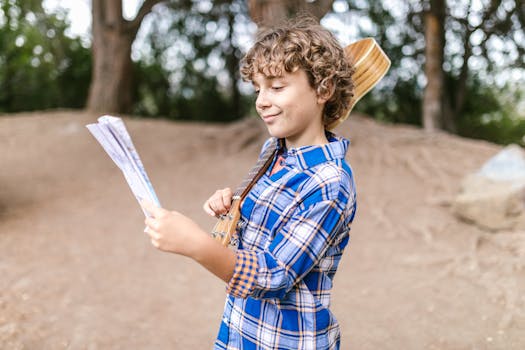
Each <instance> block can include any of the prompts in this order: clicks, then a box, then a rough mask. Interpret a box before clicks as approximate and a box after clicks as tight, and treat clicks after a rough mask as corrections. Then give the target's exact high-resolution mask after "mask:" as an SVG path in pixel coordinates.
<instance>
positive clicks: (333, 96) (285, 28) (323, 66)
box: [240, 18, 354, 127]
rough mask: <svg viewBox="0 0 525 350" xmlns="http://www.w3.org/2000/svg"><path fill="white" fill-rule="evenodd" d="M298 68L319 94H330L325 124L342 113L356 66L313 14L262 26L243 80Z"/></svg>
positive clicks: (244, 61)
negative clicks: (311, 16) (310, 16)
mask: <svg viewBox="0 0 525 350" xmlns="http://www.w3.org/2000/svg"><path fill="white" fill-rule="evenodd" d="M298 68H299V69H302V70H304V71H305V72H306V75H307V77H308V81H309V83H310V86H311V87H312V88H313V89H314V90H315V91H316V92H317V95H318V96H330V97H329V99H328V100H327V102H326V104H325V107H324V110H323V124H324V125H325V127H326V126H327V125H330V124H332V123H333V122H334V121H335V120H337V119H339V118H340V117H342V114H343V113H344V112H345V111H346V110H347V109H348V105H349V102H350V100H351V98H352V97H353V96H354V83H353V81H352V74H353V72H354V68H353V66H352V65H351V64H350V63H349V61H348V59H347V58H346V56H345V53H344V50H343V48H342V47H341V45H340V44H339V43H338V42H337V40H336V38H335V37H334V35H333V34H332V33H331V32H330V31H328V30H327V29H325V28H323V27H322V26H321V25H319V24H318V23H317V22H316V21H315V20H314V19H312V18H300V19H296V20H292V21H289V22H286V23H284V24H282V25H279V26H277V27H272V28H266V29H262V30H261V31H260V32H258V34H257V37H256V41H255V44H254V45H253V46H252V48H251V49H250V50H249V51H248V52H247V53H246V55H245V56H244V58H243V59H242V60H241V68H240V71H241V76H242V78H243V80H244V81H253V76H254V75H255V74H257V73H261V74H263V75H265V76H274V77H278V76H281V75H283V70H284V71H286V72H288V73H292V72H294V71H295V70H297V69H298Z"/></svg>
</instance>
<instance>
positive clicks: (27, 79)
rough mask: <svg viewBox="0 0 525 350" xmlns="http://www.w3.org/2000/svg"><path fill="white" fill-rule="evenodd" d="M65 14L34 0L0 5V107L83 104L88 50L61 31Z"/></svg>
mask: <svg viewBox="0 0 525 350" xmlns="http://www.w3.org/2000/svg"><path fill="white" fill-rule="evenodd" d="M64 17H65V14H63V13H59V14H47V13H45V11H44V10H43V8H42V5H41V2H39V1H19V0H9V1H4V2H2V4H1V6H0V63H1V64H0V112H16V111H27V110H37V109H46V108H54V107H82V106H83V105H84V102H85V100H86V95H87V89H88V86H89V81H90V76H91V59H90V52H89V50H88V49H87V48H84V47H83V46H82V45H81V42H80V40H79V39H72V38H69V37H67V36H66V35H65V31H66V29H67V27H68V25H69V24H68V23H67V22H66V21H65V20H64Z"/></svg>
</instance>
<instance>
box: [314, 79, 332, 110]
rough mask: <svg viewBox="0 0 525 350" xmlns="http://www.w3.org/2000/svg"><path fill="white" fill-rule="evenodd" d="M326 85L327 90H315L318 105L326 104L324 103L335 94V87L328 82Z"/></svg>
mask: <svg viewBox="0 0 525 350" xmlns="http://www.w3.org/2000/svg"><path fill="white" fill-rule="evenodd" d="M327 85H328V88H327V89H322V88H321V87H319V88H318V89H317V103H319V104H322V103H326V101H328V100H329V99H330V98H331V97H332V96H333V94H334V92H335V86H334V84H333V82H331V81H329V82H328V84H327Z"/></svg>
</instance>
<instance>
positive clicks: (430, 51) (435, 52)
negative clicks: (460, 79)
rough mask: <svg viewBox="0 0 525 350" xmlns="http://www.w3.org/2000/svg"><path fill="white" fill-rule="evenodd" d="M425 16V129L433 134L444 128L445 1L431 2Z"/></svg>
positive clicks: (436, 0)
mask: <svg viewBox="0 0 525 350" xmlns="http://www.w3.org/2000/svg"><path fill="white" fill-rule="evenodd" d="M430 3H431V8H430V11H428V12H427V13H426V15H425V40H426V46H425V59H426V62H425V76H426V78H427V86H426V87H425V92H424V96H423V128H424V129H425V131H428V132H433V131H435V130H437V129H441V128H442V126H443V84H444V73H443V51H444V45H445V43H444V32H445V28H444V14H445V0H435V1H430Z"/></svg>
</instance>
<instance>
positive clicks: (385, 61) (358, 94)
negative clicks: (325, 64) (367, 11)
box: [327, 38, 390, 130]
mask: <svg viewBox="0 0 525 350" xmlns="http://www.w3.org/2000/svg"><path fill="white" fill-rule="evenodd" d="M345 53H346V56H347V58H348V60H350V62H351V63H352V65H353V66H354V69H355V71H354V74H353V75H352V79H353V80H354V97H352V99H351V100H350V104H349V105H348V109H347V110H346V111H345V112H344V113H343V115H342V116H341V118H339V119H337V120H336V121H335V122H333V123H332V124H330V125H328V126H327V129H328V130H332V129H334V128H335V127H336V126H338V125H339V124H341V123H342V122H343V121H345V120H346V119H347V118H348V116H349V115H350V112H351V111H352V109H353V108H354V106H355V104H356V103H357V102H358V101H359V100H360V99H361V98H362V97H363V96H364V95H366V94H367V93H368V91H370V90H372V88H373V87H374V86H376V84H377V83H378V82H379V81H380V80H381V79H382V78H383V77H384V76H385V74H386V72H388V69H389V68H390V59H389V58H388V56H387V55H386V54H385V53H384V52H383V50H382V49H381V47H379V45H378V44H377V42H376V41H375V40H374V39H373V38H365V39H361V40H359V41H356V42H355V43H352V44H350V45H348V46H347V47H345Z"/></svg>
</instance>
